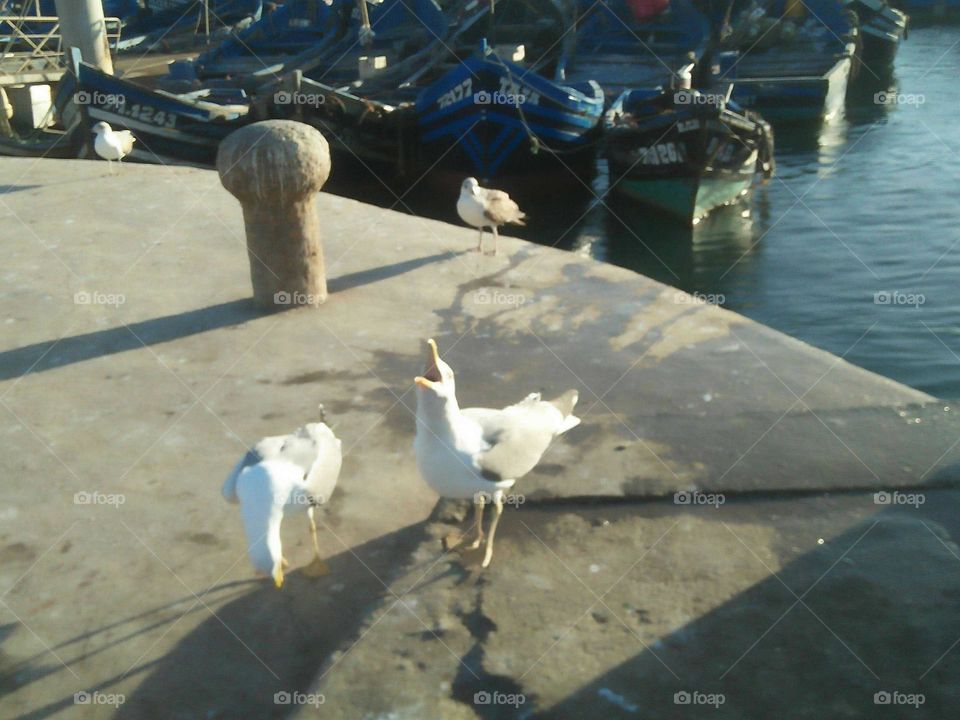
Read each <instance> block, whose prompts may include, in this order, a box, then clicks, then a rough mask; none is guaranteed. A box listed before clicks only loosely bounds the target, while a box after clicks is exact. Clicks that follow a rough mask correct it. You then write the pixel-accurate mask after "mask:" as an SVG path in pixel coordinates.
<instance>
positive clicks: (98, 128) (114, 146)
mask: <svg viewBox="0 0 960 720" xmlns="http://www.w3.org/2000/svg"><path fill="white" fill-rule="evenodd" d="M92 129H93V132H94V133H96V135H97V139H96V140H94V141H93V149H94V151H95V152H96V153H97V155H99V156H100V157H102V158H103V159H104V160H106V161H107V166H108V167H109V169H110V174H111V175H113V161H114V160H116V161H117V163H121V162H122V160H123V158H125V157H126V156H127V155H129V154H130V153H131V152H132V151H133V143H135V142H136V141H137V139H136V138H135V137H134V136H133V133H131V132H130V131H129V130H114V129H113V128H112V127H110V125H109V124H108V123H105V122H102V121H101V122H98V123H97V124H96V125H94V126H93V128H92Z"/></svg>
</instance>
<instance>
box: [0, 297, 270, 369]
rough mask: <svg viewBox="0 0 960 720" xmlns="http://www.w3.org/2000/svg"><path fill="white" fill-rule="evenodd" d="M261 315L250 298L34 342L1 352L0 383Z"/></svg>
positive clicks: (214, 328) (239, 322) (237, 323)
mask: <svg viewBox="0 0 960 720" xmlns="http://www.w3.org/2000/svg"><path fill="white" fill-rule="evenodd" d="M261 314H262V313H261V311H260V310H258V309H257V308H256V307H254V305H253V301H252V300H250V299H244V300H231V301H230V302H225V303H220V304H219V305H211V306H210V307H205V308H201V309H199V310H189V311H187V312H184V313H179V314H177V315H165V316H164V317H159V318H153V319H151V320H143V321H141V322H137V323H132V324H130V325H123V326H121V327H116V328H110V329H109V330H98V331H96V332H90V333H84V334H82V335H74V336H73V337H66V338H60V339H59V340H52V341H46V342H41V343H34V344H33V345H27V346H25V347H22V348H17V349H15V350H7V351H6V352H4V353H0V380H10V379H12V378H16V377H20V376H21V375H24V374H26V373H27V372H30V373H38V372H43V371H44V370H52V369H55V368H60V367H63V366H65V365H72V364H73V363H78V362H83V361H84V360H92V359H94V358H98V357H103V356H106V355H114V354H116V353H121V352H126V351H127V350H137V349H139V348H141V347H143V346H144V345H147V346H150V345H156V344H159V343H165V342H170V341H171V340H177V339H179V338H183V337H188V336H190V335H196V334H198V333H202V332H206V331H208V330H217V329H219V328H224V327H229V326H231V325H240V324H242V323H245V322H247V321H248V320H252V319H253V318H256V317H259V316H260V315H261Z"/></svg>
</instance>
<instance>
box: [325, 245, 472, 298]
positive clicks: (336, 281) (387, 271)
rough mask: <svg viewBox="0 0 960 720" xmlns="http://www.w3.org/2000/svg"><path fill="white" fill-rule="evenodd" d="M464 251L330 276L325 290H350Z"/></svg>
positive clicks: (331, 291) (437, 254) (462, 253)
mask: <svg viewBox="0 0 960 720" xmlns="http://www.w3.org/2000/svg"><path fill="white" fill-rule="evenodd" d="M466 253H467V251H466V250H461V251H460V252H444V253H436V254H435V255H425V256H424V257H421V258H414V259H413V260H404V261H403V262H397V263H393V264H392V265H381V266H380V267H375V268H370V269H369V270H360V271H359V272H355V273H350V274H348V275H341V276H340V277H335V278H331V279H330V280H328V281H327V290H328V291H329V292H330V293H331V294H333V293H338V292H343V291H345V290H352V289H353V288H355V287H359V286H361V285H369V284H370V283H375V282H378V281H380V280H387V279H389V278H392V277H394V276H396V275H403V274H404V273H407V272H410V271H411V270H417V269H418V268H421V267H424V266H425V265H431V264H433V263H437V262H444V261H446V260H450V259H451V258H454V257H456V256H457V255H465V254H466Z"/></svg>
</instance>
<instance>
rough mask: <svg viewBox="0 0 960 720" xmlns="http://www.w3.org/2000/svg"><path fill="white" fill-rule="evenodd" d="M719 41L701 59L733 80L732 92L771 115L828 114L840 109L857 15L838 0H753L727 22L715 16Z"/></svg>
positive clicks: (781, 118)
mask: <svg viewBox="0 0 960 720" xmlns="http://www.w3.org/2000/svg"><path fill="white" fill-rule="evenodd" d="M717 25H718V27H719V28H720V30H719V48H718V51H717V52H715V55H714V58H713V59H708V62H706V63H704V65H705V66H709V67H711V68H712V70H713V74H714V75H716V76H717V77H716V78H714V81H719V82H724V83H733V84H734V89H733V100H734V101H736V102H737V103H738V104H739V105H740V106H742V107H746V108H750V109H752V110H757V111H758V112H760V113H761V114H762V115H763V117H764V118H765V119H766V120H768V121H770V122H773V123H776V122H786V121H810V120H820V119H831V118H833V117H834V116H836V115H838V114H839V113H841V112H842V110H843V106H844V100H845V98H846V94H847V84H848V82H849V79H850V73H851V68H852V66H853V58H854V54H855V52H856V47H857V45H856V37H857V19H856V15H855V14H854V13H852V12H850V11H845V10H843V9H842V8H841V7H840V5H839V3H837V2H836V0H807V2H800V0H774V1H773V2H772V3H770V4H768V5H764V6H760V5H757V4H756V3H751V4H750V5H749V6H747V7H746V8H745V9H744V10H742V11H741V12H740V14H739V15H738V16H737V18H736V19H735V21H734V22H733V24H732V26H727V25H726V24H725V23H724V22H723V21H722V20H719V19H718V20H717Z"/></svg>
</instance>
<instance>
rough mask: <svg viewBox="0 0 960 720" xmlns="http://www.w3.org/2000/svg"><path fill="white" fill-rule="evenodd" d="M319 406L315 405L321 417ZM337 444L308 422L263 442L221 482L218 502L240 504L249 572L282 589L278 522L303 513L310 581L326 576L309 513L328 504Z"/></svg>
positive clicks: (329, 432) (321, 428)
mask: <svg viewBox="0 0 960 720" xmlns="http://www.w3.org/2000/svg"><path fill="white" fill-rule="evenodd" d="M322 413H323V407H322V406H321V415H322ZM341 462H342V451H341V446H340V440H339V439H338V438H337V436H336V435H334V434H333V431H332V430H331V429H330V428H329V427H327V425H326V423H323V422H318V423H308V424H307V425H304V426H303V427H301V428H298V429H297V430H295V431H294V432H292V433H290V434H289V435H277V436H275V437H267V438H263V439H262V440H261V441H260V442H258V443H257V444H256V445H255V446H254V448H253V449H252V450H251V451H250V452H248V453H247V454H246V455H244V457H243V458H242V459H241V460H240V462H238V463H237V465H236V466H235V467H234V469H233V471H232V472H231V473H230V476H229V477H228V478H227V479H226V481H225V482H224V483H223V489H222V490H221V492H222V494H223V497H224V498H225V499H226V500H227V501H228V502H231V503H240V512H241V515H242V516H243V527H244V530H245V531H246V536H247V552H248V554H249V556H250V562H251V563H252V564H253V567H254V569H255V570H256V571H257V573H259V574H261V575H266V576H269V577H271V578H273V582H274V584H275V585H276V586H277V587H278V588H280V587H282V586H283V571H284V569H285V568H286V567H288V566H289V563H288V562H287V560H286V558H284V557H283V548H282V547H281V542H280V523H281V522H282V521H283V518H284V516H285V515H288V514H299V513H301V512H303V511H306V513H307V518H308V519H309V520H310V537H311V539H312V540H313V553H314V556H313V561H312V562H311V563H310V564H309V565H307V566H306V567H305V568H304V573H305V574H306V575H308V576H310V577H319V576H321V575H326V574H327V573H329V572H330V570H329V568H328V567H327V564H326V563H325V562H324V561H323V559H321V557H320V546H319V545H318V543H317V523H316V520H315V519H314V509H315V508H316V507H317V506H318V505H322V504H323V503H325V502H326V501H327V500H329V499H330V495H331V494H332V493H333V490H334V488H335V487H336V485H337V478H338V476H339V475H340V464H341Z"/></svg>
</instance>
